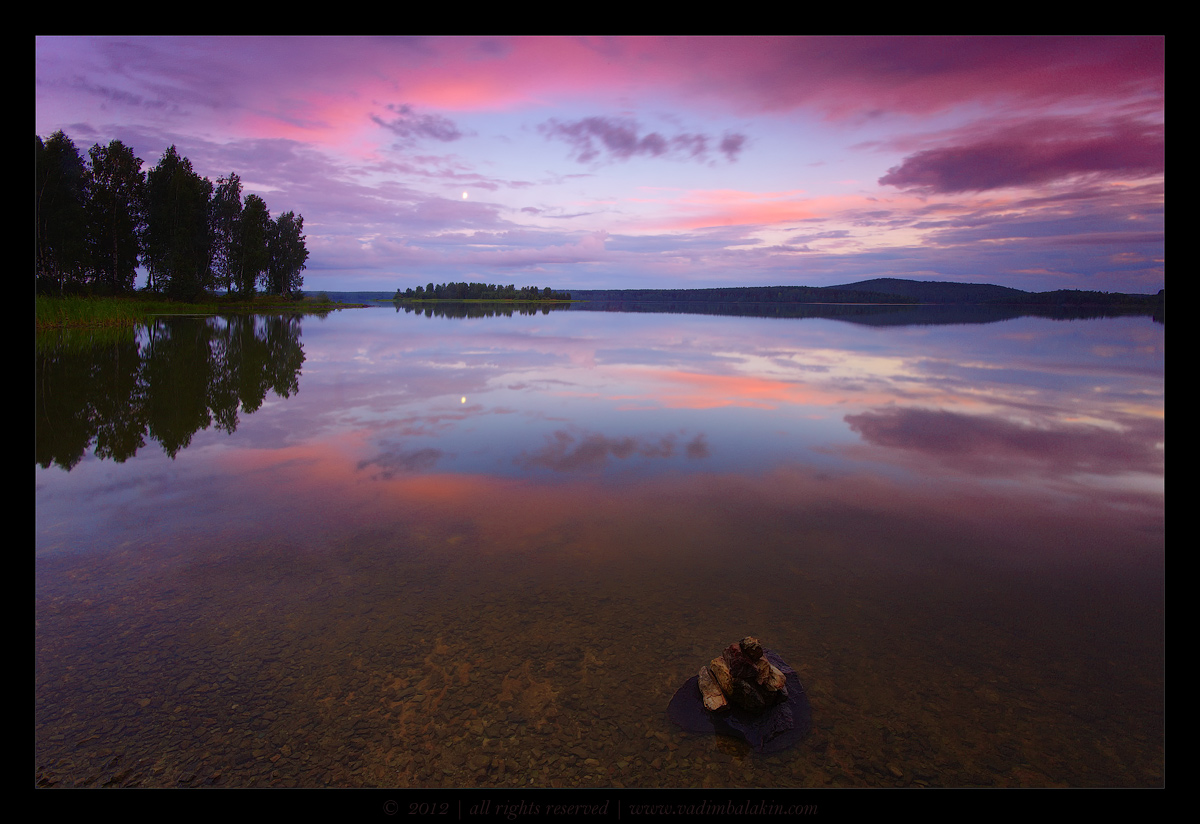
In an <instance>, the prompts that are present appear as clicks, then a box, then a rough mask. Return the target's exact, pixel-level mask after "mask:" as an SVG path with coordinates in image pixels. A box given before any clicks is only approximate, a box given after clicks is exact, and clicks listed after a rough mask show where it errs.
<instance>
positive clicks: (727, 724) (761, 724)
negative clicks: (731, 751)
mask: <svg viewBox="0 0 1200 824" xmlns="http://www.w3.org/2000/svg"><path fill="white" fill-rule="evenodd" d="M732 646H736V645H731V647H732ZM739 653H740V650H739ZM763 654H764V655H765V656H766V657H767V660H768V661H770V662H771V663H772V664H774V665H775V666H776V667H778V668H779V670H780V672H782V673H783V674H784V677H785V679H786V684H787V698H786V699H785V700H784V701H782V702H781V703H778V704H776V705H774V706H773V707H770V708H769V709H767V710H766V711H765V712H762V713H759V714H753V713H749V712H746V711H745V710H743V709H741V708H739V707H733V708H731V709H729V710H728V711H726V712H720V713H713V712H708V711H707V710H705V709H704V704H703V702H702V700H701V698H700V688H699V686H698V681H699V678H698V677H697V676H692V677H691V678H689V679H688V680H687V682H686V683H685V684H684V685H683V686H682V687H680V688H679V690H678V691H677V692H676V693H675V696H674V697H673V698H672V699H671V703H670V704H669V705H668V706H667V715H668V716H669V717H670V719H671V720H672V721H674V722H675V723H676V724H678V725H679V726H681V727H683V728H684V729H685V730H688V731H689V732H698V733H717V734H718V735H728V736H731V737H734V738H740V739H742V740H743V741H746V742H747V743H748V744H750V746H751V747H752V748H754V749H755V750H757V751H759V752H779V751H781V750H785V749H787V748H788V747H791V746H792V745H793V744H795V743H796V742H798V741H800V740H801V739H802V738H804V736H806V735H808V733H809V730H811V729H812V708H811V707H810V706H809V703H808V695H807V694H805V692H804V687H803V686H802V685H801V684H800V677H799V676H798V675H797V674H796V671H795V670H793V669H792V668H791V667H789V666H788V665H787V664H786V663H784V661H783V659H782V658H780V657H779V656H778V655H776V654H775V653H774V652H772V651H771V650H764V651H763ZM727 660H728V659H727ZM731 669H732V665H731Z"/></svg>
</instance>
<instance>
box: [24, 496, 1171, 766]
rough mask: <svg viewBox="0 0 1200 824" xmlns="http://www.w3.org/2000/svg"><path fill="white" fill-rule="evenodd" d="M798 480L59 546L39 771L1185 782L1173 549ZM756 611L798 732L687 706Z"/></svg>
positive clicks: (42, 581) (755, 626)
mask: <svg viewBox="0 0 1200 824" xmlns="http://www.w3.org/2000/svg"><path fill="white" fill-rule="evenodd" d="M814 483H819V482H814ZM779 484H780V479H779V478H774V479H764V481H763V488H762V489H756V488H752V487H751V485H748V484H746V483H745V482H744V480H743V481H741V482H739V483H738V484H728V485H724V486H723V485H722V484H721V483H720V481H719V480H718V479H710V481H709V483H707V484H695V485H694V487H695V488H694V489H693V490H692V491H691V494H689V495H685V494H682V493H681V492H680V491H679V490H678V489H677V488H674V489H667V488H666V487H665V486H658V487H656V485H654V484H648V485H641V486H638V487H637V488H636V489H626V490H624V491H613V493H612V496H611V499H610V500H609V501H607V502H604V503H600V502H598V503H597V505H596V506H595V507H594V508H593V510H592V511H591V512H590V513H586V514H582V513H579V512H576V514H574V515H568V514H566V513H565V512H564V511H562V510H558V511H557V514H554V515H550V516H548V517H547V518H546V519H545V522H544V523H542V524H538V523H537V522H535V521H533V520H528V519H527V516H528V514H529V512H530V511H533V510H535V509H536V508H537V507H536V506H533V505H532V503H531V502H530V500H529V490H528V489H523V490H521V491H520V496H519V497H521V498H522V500H523V503H524V505H523V506H519V507H518V502H517V500H516V496H517V493H516V492H513V491H511V490H510V491H507V492H506V490H504V489H497V490H494V492H495V493H496V497H494V498H493V499H491V500H490V501H489V502H488V503H486V504H484V505H479V506H477V507H476V508H475V509H474V511H471V509H470V508H469V507H468V508H466V509H463V508H459V510H458V511H457V512H456V513H454V514H451V513H449V512H445V511H441V510H440V509H439V508H438V507H429V508H428V509H427V510H426V511H425V513H424V517H423V518H409V519H407V522H406V523H405V524H404V525H403V526H400V525H393V526H390V527H385V526H381V525H375V526H371V527H369V528H365V529H347V530H346V532H345V534H344V535H342V536H340V537H339V536H337V535H329V536H322V537H320V538H310V539H308V540H307V541H305V540H304V539H302V538H297V539H294V540H290V541H287V540H284V541H280V540H278V539H276V540H271V541H264V542H262V543H253V542H246V541H245V540H244V537H243V538H242V539H241V541H242V542H241V543H238V542H237V540H236V536H225V535H222V534H221V533H220V532H219V531H216V532H214V533H213V534H212V535H210V536H205V537H203V538H200V537H197V536H194V537H192V538H191V539H189V538H187V537H186V536H178V537H177V539H176V540H175V541H173V542H172V543H171V544H170V545H169V546H157V545H156V546H144V545H139V544H138V543H136V542H132V543H130V544H129V545H128V546H126V547H124V548H122V549H120V550H118V551H114V552H111V553H103V554H94V555H92V554H88V553H79V554H74V555H60V556H48V557H43V558H39V559H38V561H37V595H36V600H37V623H36V631H35V649H36V669H35V673H36V679H35V680H36V698H35V727H36V736H35V740H36V750H35V753H36V759H35V760H36V765H37V778H36V781H37V784H38V786H54V787H205V786H211V787H395V788H403V787H431V788H448V787H483V788H487V787H491V788H514V787H516V788H521V787H544V788H572V787H609V788H622V787H627V788H655V787H703V788H723V787H724V788H728V787H740V788H755V787H758V788H787V787H813V788H816V787H1155V786H1161V785H1162V784H1163V783H1164V780H1165V779H1164V726H1163V725H1164V720H1163V693H1164V683H1163V677H1164V676H1163V660H1162V641H1163V639H1162V609H1163V604H1162V600H1161V598H1162V592H1161V588H1160V585H1161V570H1159V571H1158V572H1155V571H1154V569H1153V565H1151V566H1150V567H1149V568H1147V567H1146V566H1145V565H1141V566H1139V568H1138V570H1137V571H1136V572H1134V571H1131V569H1129V568H1127V567H1118V566H1114V567H1111V568H1108V569H1104V568H1099V569H1098V570H1097V571H1096V572H1095V573H1094V574H1092V575H1090V576H1083V575H1080V574H1079V571H1078V570H1062V569H1054V568H1039V567H1038V563H1037V560H1036V559H1024V561H1022V560H1021V559H1014V558H1013V557H1012V556H1011V555H1007V556H1003V555H1000V556H998V555H989V554H988V553H989V551H997V552H999V551H1001V550H1003V549H1004V543H1005V541H1004V539H1003V537H998V536H997V534H996V531H995V530H993V529H992V528H991V527H992V526H997V527H998V525H991V526H987V525H984V526H981V527H980V532H979V533H978V534H973V535H972V534H969V533H966V532H962V531H958V530H955V529H951V528H947V530H946V533H947V534H945V535H944V536H943V540H945V541H947V542H957V541H961V542H969V541H974V542H975V544H976V546H979V545H980V544H987V543H990V544H991V546H990V547H983V548H981V549H980V551H979V552H978V553H975V554H971V553H964V552H962V551H961V548H962V547H961V545H959V544H957V543H947V545H945V546H942V547H937V546H929V545H928V544H927V543H926V544H922V543H921V542H922V541H928V529H927V528H922V529H921V530H917V529H914V528H913V526H912V524H911V523H909V521H908V518H907V517H906V516H904V515H902V514H899V513H897V514H894V515H891V516H881V515H876V516H874V517H864V515H863V513H861V512H860V513H852V512H843V513H837V512H833V511H824V512H822V511H820V508H819V507H818V508H816V509H815V510H814V509H813V508H812V507H810V506H808V505H806V506H802V507H798V508H796V509H794V510H789V508H788V506H787V505H786V504H785V503H783V502H782V501H781V500H780V497H779V496H778V495H775V496H774V498H772V496H771V495H770V493H769V492H767V491H766V490H767V489H768V488H774V489H776V490H778V488H779ZM593 492H594V491H593ZM506 494H507V495H510V496H514V497H513V498H512V499H511V500H509V499H507V498H506ZM568 494H569V491H564V490H563V489H561V488H560V489H558V490H556V491H552V492H551V491H548V492H547V496H546V499H545V500H543V501H540V502H538V503H539V504H541V505H544V506H546V507H550V511H551V512H555V511H556V509H557V508H558V507H559V506H561V505H562V504H563V503H564V496H565V495H568ZM909 503H912V502H911V501H910V502H909ZM510 505H511V506H510ZM609 510H612V511H617V510H619V511H621V512H622V513H623V517H622V518H620V519H616V518H612V517H610V515H611V514H612V512H610V511H609ZM505 511H508V512H509V513H510V515H509V519H508V522H504V518H505V516H504V514H503V513H504V512H505ZM839 517H841V518H843V519H845V521H844V522H842V523H836V524H835V520H836V519H837V518H839ZM1031 517H1034V518H1035V517H1036V513H1032V514H1031ZM1017 520H1020V519H1019V518H1018V519H1017ZM1073 532H1074V534H1073V535H1072V537H1071V540H1085V541H1095V542H1097V543H1096V544H1094V545H1093V546H1102V545H1103V542H1104V541H1105V540H1106V538H1107V539H1111V538H1112V537H1113V535H1112V530H1111V529H1110V530H1108V531H1107V535H1101V534H1099V532H1100V530H1089V529H1088V528H1087V525H1086V524H1083V523H1081V524H1076V525H1075V529H1074V530H1073ZM882 536H887V546H888V552H886V553H884V552H880V551H878V550H874V549H872V548H871V547H874V546H877V545H878V544H879V541H880V539H881V537H882ZM1148 537H1149V539H1150V540H1148V541H1147V543H1150V544H1152V543H1153V536H1148ZM1121 538H1122V539H1128V538H1129V536H1128V535H1123V536H1121ZM730 547H733V548H735V551H733V552H731V551H730V550H729V548H730ZM952 556H953V557H955V558H956V559H957V560H956V561H955V562H954V563H948V562H947V558H948V557H952ZM999 557H1006V558H1007V562H1002V561H1000V560H999ZM750 633H754V634H757V635H758V636H759V637H760V638H761V639H763V641H764V644H767V645H770V646H771V647H772V648H774V649H776V650H779V651H780V652H781V654H783V655H785V656H786V658H787V660H788V662H789V663H790V664H791V665H792V666H793V667H794V668H795V669H796V670H797V672H798V673H799V675H800V679H801V681H802V683H803V684H804V686H805V689H806V691H807V692H808V694H809V697H810V701H811V703H812V708H813V725H814V726H813V731H812V733H811V734H810V735H809V736H807V738H805V739H804V740H803V741H802V742H800V743H799V744H798V745H797V746H795V747H794V748H792V749H790V750H788V751H785V752H782V753H776V754H771V755H761V754H756V753H752V752H750V751H749V748H748V747H747V746H746V745H745V744H744V743H741V742H737V741H734V740H732V739H728V738H721V737H716V736H700V735H694V734H689V733H685V732H683V731H681V730H679V729H677V728H674V727H673V725H672V724H671V723H670V721H669V720H668V719H667V717H666V706H667V704H668V702H669V700H670V698H671V696H672V694H673V693H674V691H675V690H676V689H677V688H678V687H679V686H680V685H681V684H682V683H683V682H684V681H685V680H686V679H687V678H689V677H690V676H691V675H693V674H695V672H696V670H697V669H698V668H699V666H700V665H701V664H703V663H706V662H707V661H708V660H709V659H710V658H712V657H713V656H714V655H717V654H719V653H720V652H721V650H722V649H723V648H724V647H725V646H726V645H727V644H729V643H730V642H731V641H733V640H737V639H738V638H740V637H742V636H743V635H746V634H750Z"/></svg>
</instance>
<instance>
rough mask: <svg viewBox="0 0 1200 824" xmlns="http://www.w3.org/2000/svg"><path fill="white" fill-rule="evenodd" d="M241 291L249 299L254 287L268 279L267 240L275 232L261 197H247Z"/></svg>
mask: <svg viewBox="0 0 1200 824" xmlns="http://www.w3.org/2000/svg"><path fill="white" fill-rule="evenodd" d="M238 225H239V238H238V244H239V245H238V276H237V286H238V291H239V292H241V294H242V295H243V296H245V297H250V296H252V295H253V294H254V287H255V284H257V283H258V282H259V281H260V280H263V279H265V278H266V275H267V267H268V264H269V263H270V257H269V255H268V252H267V236H268V234H269V233H270V231H271V213H270V212H269V211H268V210H267V204H266V202H265V201H264V200H263V199H262V198H261V197H259V196H258V195H246V203H245V205H244V206H243V207H242V217H241V220H240V221H238Z"/></svg>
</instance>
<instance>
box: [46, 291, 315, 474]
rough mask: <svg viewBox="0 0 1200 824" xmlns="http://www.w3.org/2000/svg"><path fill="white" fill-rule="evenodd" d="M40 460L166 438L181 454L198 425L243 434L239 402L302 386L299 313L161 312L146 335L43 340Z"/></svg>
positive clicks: (72, 460) (133, 449) (65, 462)
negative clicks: (202, 315)
mask: <svg viewBox="0 0 1200 824" xmlns="http://www.w3.org/2000/svg"><path fill="white" fill-rule="evenodd" d="M36 361H37V386H36V393H35V394H36V400H35V408H36V415H37V417H36V425H35V435H34V438H35V452H36V455H35V460H36V461H37V463H38V464H39V465H40V466H42V467H43V468H44V467H48V466H50V464H52V463H56V464H58V465H59V466H61V467H63V468H64V469H71V468H72V467H73V466H75V464H77V463H78V462H79V461H80V459H82V457H83V455H84V453H85V452H86V451H87V449H88V447H89V446H90V445H91V444H92V443H93V441H94V442H95V454H96V456H97V457H99V458H107V459H111V460H114V461H118V462H120V461H124V460H126V459H127V458H130V457H132V456H133V455H135V454H136V453H137V450H138V449H140V448H141V447H142V446H144V445H145V443H146V436H147V435H149V437H150V438H151V439H152V440H155V441H157V442H158V443H159V444H160V445H161V446H162V448H163V450H164V451H165V452H166V453H167V454H168V455H170V456H171V457H172V458H173V457H175V455H176V453H178V452H179V450H180V449H183V448H185V447H186V446H187V445H188V444H190V443H191V441H192V436H193V435H195V433H196V432H197V431H198V430H201V429H207V428H208V427H209V426H215V427H216V428H217V429H219V430H222V431H225V432H233V431H235V430H236V429H237V426H238V411H239V407H240V410H241V411H242V412H245V413H247V414H249V413H252V412H255V411H256V410H258V408H259V407H261V406H262V404H263V401H264V400H265V399H266V396H267V390H271V391H273V392H274V393H275V394H276V395H278V396H280V397H283V398H286V397H289V396H290V395H292V394H294V393H295V392H298V391H299V389H300V367H301V365H302V364H303V363H304V350H303V348H302V347H301V345H300V318H299V317H298V316H296V315H235V316H230V317H222V318H158V319H156V320H154V321H152V322H151V323H150V324H149V325H148V326H147V327H146V328H145V334H144V336H142V337H141V338H140V339H139V338H137V337H135V336H133V335H132V334H131V335H128V336H127V337H124V338H117V339H109V340H106V341H105V342H102V343H100V342H90V343H87V344H80V343H76V344H74V345H68V344H65V343H61V342H60V343H56V344H53V345H51V344H46V345H42V346H39V347H38V351H37V356H36Z"/></svg>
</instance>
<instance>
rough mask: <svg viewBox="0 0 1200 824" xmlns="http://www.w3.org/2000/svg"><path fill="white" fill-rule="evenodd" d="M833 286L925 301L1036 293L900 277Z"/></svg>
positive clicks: (1001, 299)
mask: <svg viewBox="0 0 1200 824" xmlns="http://www.w3.org/2000/svg"><path fill="white" fill-rule="evenodd" d="M831 288H834V289H850V290H855V291H859V292H878V293H881V294H887V295H900V296H902V297H906V298H915V299H916V300H917V301H919V302H921V303H1021V302H1022V301H1023V300H1025V299H1027V298H1028V297H1029V296H1030V294H1034V293H1030V292H1025V291H1022V290H1021V289H1012V288H1009V287H1008V286H994V285H992V284H990V283H944V282H937V281H924V280H902V279H900V278H875V279H873V280H860V281H858V282H857V283H847V284H845V285H843V286H834V287H831Z"/></svg>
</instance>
